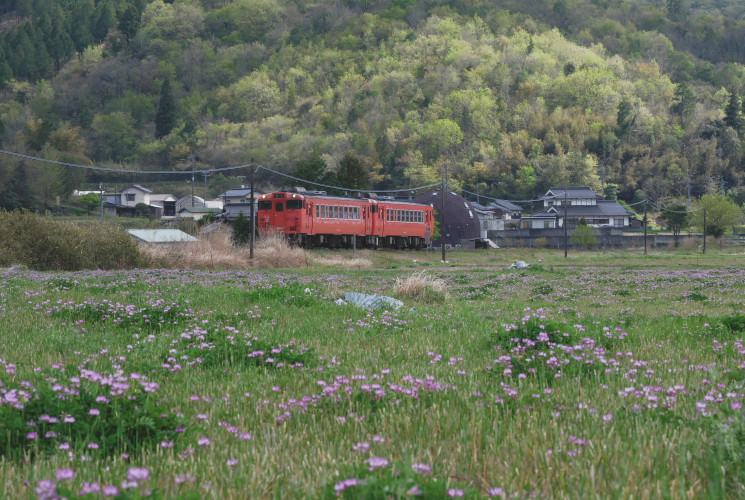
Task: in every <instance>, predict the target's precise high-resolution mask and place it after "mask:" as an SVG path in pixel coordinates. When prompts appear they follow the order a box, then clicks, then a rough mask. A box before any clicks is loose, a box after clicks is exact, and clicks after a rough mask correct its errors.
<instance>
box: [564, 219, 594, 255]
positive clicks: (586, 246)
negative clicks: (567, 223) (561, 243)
mask: <svg viewBox="0 0 745 500" xmlns="http://www.w3.org/2000/svg"><path fill="white" fill-rule="evenodd" d="M583 222H584V224H583ZM569 242H570V243H571V244H572V245H574V246H576V247H579V248H581V249H583V250H592V249H593V248H595V247H596V246H598V230H597V228H594V227H591V226H588V225H587V221H585V220H584V219H581V220H580V221H579V225H578V226H577V227H576V228H574V230H573V231H572V236H571V237H570V238H569Z"/></svg>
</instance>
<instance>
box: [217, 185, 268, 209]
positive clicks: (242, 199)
mask: <svg viewBox="0 0 745 500" xmlns="http://www.w3.org/2000/svg"><path fill="white" fill-rule="evenodd" d="M260 194H262V193H260V192H258V191H256V190H254V198H258V195H260ZM218 198H220V199H222V200H223V204H224V205H230V204H231V203H243V204H245V203H251V188H244V187H241V188H231V189H228V190H227V191H225V192H224V193H223V194H221V195H219V196H218Z"/></svg>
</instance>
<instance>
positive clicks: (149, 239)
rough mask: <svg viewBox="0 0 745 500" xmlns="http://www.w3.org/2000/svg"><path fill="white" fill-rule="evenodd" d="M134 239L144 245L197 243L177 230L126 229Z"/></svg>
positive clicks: (193, 238)
mask: <svg viewBox="0 0 745 500" xmlns="http://www.w3.org/2000/svg"><path fill="white" fill-rule="evenodd" d="M127 232H128V233H129V234H131V235H132V236H133V237H134V238H136V239H138V240H141V241H144V242H146V243H176V242H185V241H199V240H198V239H197V238H195V237H194V236H192V235H190V234H186V233H185V232H183V231H181V230H179V229H127Z"/></svg>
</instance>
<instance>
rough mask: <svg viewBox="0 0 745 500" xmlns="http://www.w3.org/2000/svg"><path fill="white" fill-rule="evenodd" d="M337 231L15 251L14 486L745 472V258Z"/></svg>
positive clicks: (7, 275)
mask: <svg viewBox="0 0 745 500" xmlns="http://www.w3.org/2000/svg"><path fill="white" fill-rule="evenodd" d="M335 255H336V256H337V257H332V255H331V252H320V251H319V252H316V253H314V254H313V259H312V262H315V264H313V265H311V267H307V268H301V269H278V270H271V271H267V270H259V269H248V270H208V271H205V270H202V271H200V270H189V271H185V270H176V269H148V270H144V269H143V270H126V271H83V272H75V273H71V272H70V273H65V272H48V273H47V272H43V273H42V272H35V271H30V270H24V269H14V270H0V325H2V327H1V328H0V345H2V349H1V350H0V485H2V486H0V488H2V490H1V491H2V495H1V496H2V497H3V498H49V499H51V498H62V497H66V498H103V497H118V498H185V499H190V498H221V499H222V498H282V499H285V498H329V499H332V498H375V499H377V498H381V499H382V498H408V497H421V498H449V497H453V498H461V497H462V498H489V497H494V498H639V499H643V498H742V497H743V496H744V495H745V486H744V485H745V409H743V403H744V402H745V387H744V384H745V345H744V343H743V339H744V338H745V305H744V299H743V294H744V293H745V270H743V263H745V256H743V255H740V254H731V255H726V254H717V253H712V254H711V255H710V254H707V255H706V256H702V255H700V254H695V253H690V254H685V253H680V254H676V253H667V254H662V253H660V254H656V253H651V254H650V255H648V256H641V255H640V254H639V253H634V254H631V253H621V252H619V253H608V254H600V253H595V254H579V253H577V254H570V258H569V259H566V260H565V259H563V258H561V257H562V256H560V255H559V254H558V253H551V252H537V251H536V252H532V251H531V252H528V253H526V252H524V251H523V252H521V251H519V250H514V251H508V252H501V251H498V252H491V251H490V252H488V253H487V252H483V253H478V252H461V253H457V254H450V255H449V256H448V258H449V260H450V262H440V261H439V254H437V255H434V254H431V253H429V254H428V253H422V252H420V253H384V252H367V253H365V252H358V253H357V254H356V255H355V256H354V259H356V260H354V262H355V264H354V265H351V266H343V265H341V264H340V261H339V260H338V259H340V258H341V259H342V260H343V259H349V260H352V258H353V256H352V255H351V253H337V254H335ZM339 255H341V257H338V256H339ZM519 258H522V259H524V260H526V261H528V262H530V263H531V264H532V265H531V267H530V268H529V269H524V270H517V269H505V267H506V265H507V264H509V263H510V262H513V261H514V260H518V259H519ZM334 259H337V260H334ZM360 262H367V263H368V264H364V265H363V264H360ZM324 263H325V264H324ZM407 279H408V282H407ZM412 284H414V285H416V284H418V285H420V286H419V287H417V286H405V285H412ZM349 291H357V292H365V293H379V294H384V295H388V296H394V297H398V298H400V299H401V300H402V301H403V302H404V306H403V307H402V308H400V309H398V310H375V311H367V310H363V309H359V308H356V307H354V306H352V305H349V304H343V303H341V302H339V298H340V297H342V296H343V294H344V292H349Z"/></svg>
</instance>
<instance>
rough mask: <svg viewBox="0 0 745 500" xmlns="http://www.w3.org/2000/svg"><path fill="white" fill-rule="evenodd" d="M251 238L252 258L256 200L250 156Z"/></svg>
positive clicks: (249, 252) (249, 251) (250, 255)
mask: <svg viewBox="0 0 745 500" xmlns="http://www.w3.org/2000/svg"><path fill="white" fill-rule="evenodd" d="M248 167H249V168H250V169H251V238H249V247H248V258H249V259H251V260H253V258H254V233H256V201H255V200H254V159H253V158H251V164H250V165H249V166H248Z"/></svg>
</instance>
